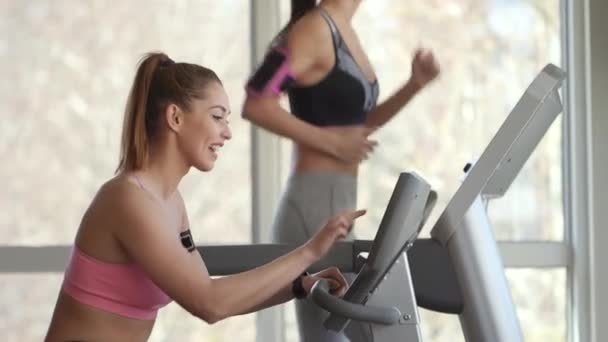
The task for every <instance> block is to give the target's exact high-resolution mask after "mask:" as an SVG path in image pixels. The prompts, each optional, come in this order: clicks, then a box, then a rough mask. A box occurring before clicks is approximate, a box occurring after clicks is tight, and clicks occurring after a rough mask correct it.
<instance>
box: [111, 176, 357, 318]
mask: <svg viewBox="0 0 608 342" xmlns="http://www.w3.org/2000/svg"><path fill="white" fill-rule="evenodd" d="M108 191H111V192H112V193H111V194H108V198H109V199H110V200H108V201H106V206H107V207H106V210H108V212H109V213H112V217H113V219H114V221H115V222H114V224H113V225H112V226H113V227H117V229H116V230H115V231H114V234H115V236H116V238H117V239H118V241H119V242H120V243H121V245H122V246H123V247H124V248H125V250H126V251H127V253H128V254H129V256H130V257H131V259H132V260H133V261H134V262H136V263H137V264H138V265H140V266H141V267H142V269H143V270H144V271H145V272H146V273H147V274H148V276H149V277H150V278H151V280H152V281H153V282H154V283H155V284H156V285H157V286H158V287H159V288H161V289H162V290H163V291H164V292H165V293H167V295H169V296H170V297H171V298H173V299H174V300H175V301H176V302H177V303H178V304H180V305H181V306H182V307H184V308H185V309H186V310H188V311H189V312H191V313H192V314H193V315H195V316H197V317H200V318H201V319H203V320H205V321H207V322H209V323H214V322H217V321H219V320H221V319H224V318H226V317H230V316H233V315H237V314H240V313H244V312H249V311H251V310H253V309H254V308H256V307H258V306H260V305H261V304H262V303H265V302H268V301H269V300H271V298H273V296H275V295H277V294H278V293H279V292H281V291H282V290H284V289H286V287H287V286H288V285H289V284H291V282H292V281H293V279H295V278H296V277H298V276H299V275H300V274H301V273H302V272H303V271H304V270H306V269H307V268H308V267H309V266H310V265H311V264H313V263H314V262H316V261H317V260H319V259H320V258H321V257H322V256H323V255H325V254H326V253H327V251H328V250H329V248H330V247H331V246H333V244H334V243H335V242H336V241H337V240H338V239H341V238H343V237H345V236H346V234H348V231H349V230H350V227H352V222H353V220H354V219H355V218H356V217H358V216H360V215H362V214H363V213H364V212H362V211H357V212H348V213H346V214H345V215H341V216H339V217H337V218H335V219H332V220H330V221H329V222H328V224H327V225H326V226H325V227H324V228H323V229H321V231H320V232H319V233H318V234H317V235H315V237H314V238H313V239H311V240H309V241H308V242H307V243H306V244H304V245H303V246H300V247H298V248H296V249H295V250H294V251H292V252H291V253H289V254H286V255H283V256H281V257H279V258H277V259H276V260H274V261H272V262H270V263H268V264H265V265H263V266H260V267H258V268H256V269H253V270H250V271H247V272H243V273H239V274H235V275H231V276H226V277H222V278H217V279H213V278H211V277H210V276H209V272H208V271H207V268H206V266H205V264H204V262H203V260H202V258H201V256H200V255H199V253H198V251H196V250H195V251H193V252H188V251H187V250H186V249H185V248H184V247H183V246H182V245H181V243H180V240H179V234H178V233H177V231H176V230H175V229H174V228H173V227H170V224H169V222H167V220H166V218H165V216H164V215H163V214H162V210H160V208H159V207H158V204H157V203H156V202H154V201H153V200H152V199H151V198H150V197H149V196H146V195H145V194H144V193H143V192H142V191H140V190H139V189H137V188H135V187H133V186H122V187H118V189H113V190H108Z"/></svg>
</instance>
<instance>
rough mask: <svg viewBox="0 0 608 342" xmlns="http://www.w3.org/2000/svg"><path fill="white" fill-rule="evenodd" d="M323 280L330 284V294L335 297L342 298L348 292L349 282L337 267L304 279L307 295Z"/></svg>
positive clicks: (303, 283)
mask: <svg viewBox="0 0 608 342" xmlns="http://www.w3.org/2000/svg"><path fill="white" fill-rule="evenodd" d="M321 279H325V280H327V281H328V282H329V289H330V293H331V294H333V295H334V296H337V297H342V296H344V294H345V293H346V290H348V282H347V281H346V278H344V276H343V275H342V273H341V272H340V270H339V269H338V268H337V267H330V268H326V269H324V270H323V271H321V272H318V273H315V274H311V275H309V276H306V277H304V278H302V287H304V290H306V293H308V294H310V289H311V288H312V286H313V285H314V284H315V283H316V282H317V281H318V280H321Z"/></svg>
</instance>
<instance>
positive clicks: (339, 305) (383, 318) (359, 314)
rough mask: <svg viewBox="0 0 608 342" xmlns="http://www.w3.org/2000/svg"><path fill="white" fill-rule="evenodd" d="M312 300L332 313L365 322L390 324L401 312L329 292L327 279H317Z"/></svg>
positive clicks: (397, 319) (397, 318) (394, 321)
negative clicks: (344, 298)
mask: <svg viewBox="0 0 608 342" xmlns="http://www.w3.org/2000/svg"><path fill="white" fill-rule="evenodd" d="M311 298H312V300H313V301H314V302H315V303H316V304H317V305H318V306H320V307H322V308H323V309H325V310H327V311H329V312H330V313H332V314H337V315H340V316H344V317H345V318H348V319H353V320H356V321H362V322H367V323H375V324H384V325H392V324H396V323H398V322H399V318H400V317H401V312H400V311H399V310H398V309H397V308H395V307H378V306H368V305H361V304H355V303H351V302H348V301H345V300H343V299H341V298H338V297H336V296H334V295H332V294H330V293H329V282H328V281H327V280H319V281H317V282H316V283H315V284H314V285H313V287H312V290H311Z"/></svg>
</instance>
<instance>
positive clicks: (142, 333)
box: [45, 291, 154, 342]
mask: <svg viewBox="0 0 608 342" xmlns="http://www.w3.org/2000/svg"><path fill="white" fill-rule="evenodd" d="M153 327H154V321H153V320H149V321H143V320H137V319H131V318H127V317H122V316H119V315H115V314H112V313H109V312H105V311H101V310H98V309H96V308H93V307H91V306H88V305H86V304H82V303H80V302H78V301H76V300H75V299H73V298H72V297H70V296H69V295H67V294H66V293H64V292H63V291H62V292H61V293H60V294H59V299H58V300H57V306H56V309H55V312H54V313H53V318H52V322H51V326H50V328H49V332H48V335H47V338H46V339H45V342H55V341H58V342H59V341H61V342H65V341H79V342H96V341H116V342H122V341H125V342H139V341H141V342H144V341H147V340H148V337H149V336H150V333H151V332H152V328H153Z"/></svg>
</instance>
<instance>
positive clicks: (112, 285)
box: [63, 246, 171, 320]
mask: <svg viewBox="0 0 608 342" xmlns="http://www.w3.org/2000/svg"><path fill="white" fill-rule="evenodd" d="M63 291H65V292H66V293H67V294H68V295H70V296H71V297H72V298H74V299H76V300H77V301H79V302H81V303H83V304H87V305H90V306H93V307H95V308H98V309H101V310H104V311H108V312H111V313H115V314H117V315H121V316H125V317H129V318H134V319H140V320H153V319H155V318H156V315H157V313H158V309H160V308H162V307H163V306H165V305H167V304H169V303H170V302H171V299H170V298H169V297H168V296H167V295H166V294H165V293H164V292H163V291H162V290H161V289H160V288H158V286H156V285H155V284H154V283H153V282H152V280H150V278H149V277H148V275H147V274H146V273H145V272H144V271H143V270H142V269H141V268H140V267H139V266H138V265H137V264H114V263H107V262H102V261H99V260H97V259H95V258H93V257H91V256H89V255H87V254H85V253H83V252H82V251H81V250H80V249H79V248H78V247H77V246H74V248H73V249H72V255H71V258H70V262H69V264H68V267H67V270H66V273H65V278H64V281H63Z"/></svg>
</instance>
